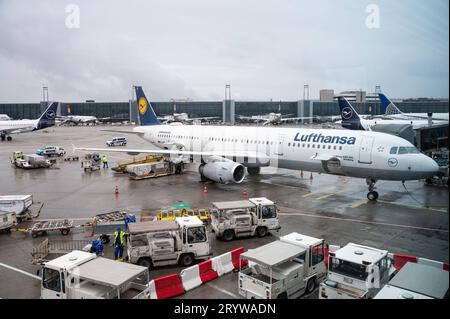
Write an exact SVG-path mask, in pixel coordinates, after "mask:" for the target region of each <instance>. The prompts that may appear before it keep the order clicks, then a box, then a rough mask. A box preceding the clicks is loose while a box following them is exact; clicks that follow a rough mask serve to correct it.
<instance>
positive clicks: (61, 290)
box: [39, 250, 149, 299]
mask: <svg viewBox="0 0 450 319" xmlns="http://www.w3.org/2000/svg"><path fill="white" fill-rule="evenodd" d="M39 272H40V273H41V274H40V275H41V299H132V298H140V296H141V295H143V294H144V293H145V290H146V289H148V282H149V273H148V269H147V268H145V267H141V266H137V265H132V264H128V263H121V262H117V261H114V260H111V259H107V258H103V257H98V256H96V255H95V254H91V253H88V252H84V251H79V250H74V251H72V252H70V253H68V254H66V255H63V256H61V257H58V258H56V259H53V260H51V261H49V262H46V263H45V264H44V266H43V267H42V269H41V270H40V271H39Z"/></svg>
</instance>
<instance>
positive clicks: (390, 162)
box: [388, 158, 398, 167]
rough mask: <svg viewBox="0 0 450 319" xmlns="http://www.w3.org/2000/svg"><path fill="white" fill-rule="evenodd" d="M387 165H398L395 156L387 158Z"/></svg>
mask: <svg viewBox="0 0 450 319" xmlns="http://www.w3.org/2000/svg"><path fill="white" fill-rule="evenodd" d="M388 165H389V166H390V167H395V166H397V165H398V161H397V159H396V158H390V159H388Z"/></svg>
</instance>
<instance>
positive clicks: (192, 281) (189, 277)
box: [180, 265, 202, 291]
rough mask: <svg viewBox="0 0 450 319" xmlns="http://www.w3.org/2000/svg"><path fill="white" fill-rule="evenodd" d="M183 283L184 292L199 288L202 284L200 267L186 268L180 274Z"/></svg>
mask: <svg viewBox="0 0 450 319" xmlns="http://www.w3.org/2000/svg"><path fill="white" fill-rule="evenodd" d="M180 276H181V281H182V282H183V287H184V290H186V291H189V290H192V289H194V288H197V287H198V286H200V285H201V284H202V280H201V279H200V271H199V268H198V265H194V266H191V267H189V268H185V269H183V270H182V271H181V272H180Z"/></svg>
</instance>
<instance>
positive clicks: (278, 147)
mask: <svg viewBox="0 0 450 319" xmlns="http://www.w3.org/2000/svg"><path fill="white" fill-rule="evenodd" d="M285 137H286V135H285V134H283V133H280V134H278V139H277V141H276V142H277V143H278V144H277V145H276V146H275V155H278V156H280V157H282V156H284V140H285Z"/></svg>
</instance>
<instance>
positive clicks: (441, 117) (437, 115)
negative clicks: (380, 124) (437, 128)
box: [385, 113, 448, 122]
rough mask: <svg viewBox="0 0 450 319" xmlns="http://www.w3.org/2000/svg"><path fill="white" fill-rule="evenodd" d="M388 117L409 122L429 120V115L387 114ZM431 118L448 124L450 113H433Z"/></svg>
mask: <svg viewBox="0 0 450 319" xmlns="http://www.w3.org/2000/svg"><path fill="white" fill-rule="evenodd" d="M385 116H387V117H390V118H393V119H403V120H405V119H406V120H409V119H411V118H416V119H418V118H419V119H420V118H422V119H424V120H426V119H428V114H427V113H401V114H389V115H388V114H387V115H385ZM431 118H432V119H433V120H439V121H447V122H448V113H433V114H432V116H431Z"/></svg>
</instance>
